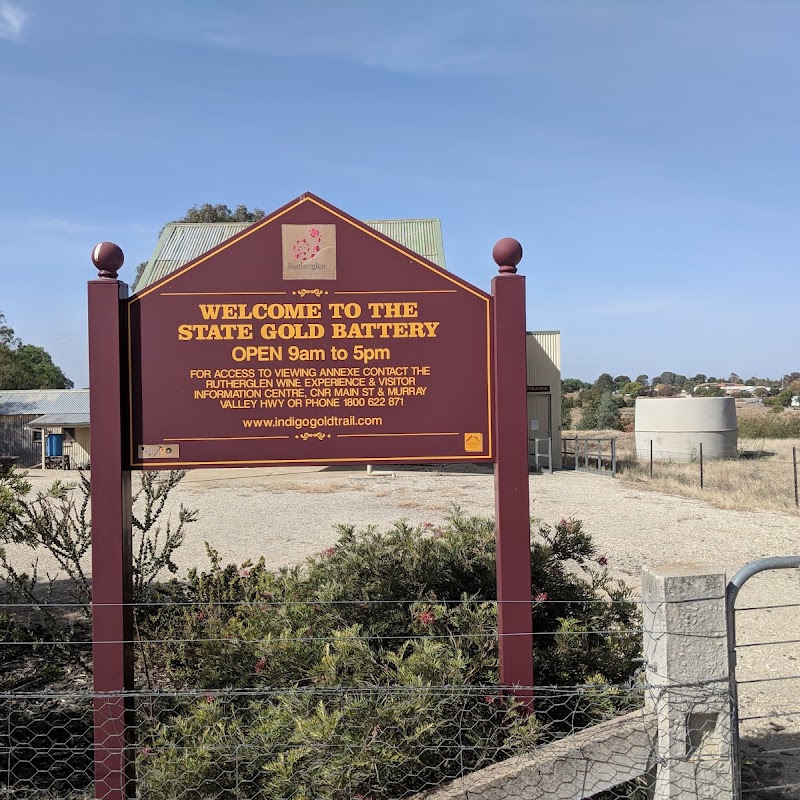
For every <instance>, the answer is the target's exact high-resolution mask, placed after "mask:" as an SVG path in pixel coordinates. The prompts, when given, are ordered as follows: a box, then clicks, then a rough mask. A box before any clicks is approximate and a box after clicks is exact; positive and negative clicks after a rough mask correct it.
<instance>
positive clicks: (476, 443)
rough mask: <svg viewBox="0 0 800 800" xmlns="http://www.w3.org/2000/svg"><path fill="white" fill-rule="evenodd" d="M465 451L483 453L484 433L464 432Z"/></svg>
mask: <svg viewBox="0 0 800 800" xmlns="http://www.w3.org/2000/svg"><path fill="white" fill-rule="evenodd" d="M464 452H466V453H482V452H483V434H482V433H465V434H464Z"/></svg>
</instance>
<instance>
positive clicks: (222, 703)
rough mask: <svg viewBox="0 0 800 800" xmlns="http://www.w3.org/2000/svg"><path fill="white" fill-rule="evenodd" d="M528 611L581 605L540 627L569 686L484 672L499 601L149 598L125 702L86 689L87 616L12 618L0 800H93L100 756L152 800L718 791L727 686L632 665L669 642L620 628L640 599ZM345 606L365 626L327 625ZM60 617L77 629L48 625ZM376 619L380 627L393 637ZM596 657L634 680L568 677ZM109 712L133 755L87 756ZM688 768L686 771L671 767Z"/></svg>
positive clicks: (622, 796) (1, 654)
mask: <svg viewBox="0 0 800 800" xmlns="http://www.w3.org/2000/svg"><path fill="white" fill-rule="evenodd" d="M537 602H538V604H539V607H540V608H542V607H543V608H545V609H546V610H547V611H548V612H550V613H552V614H554V615H560V616H562V618H563V619H565V620H567V619H569V616H570V611H572V612H574V611H575V609H574V608H572V609H571V606H573V605H577V604H579V605H580V606H581V609H582V611H583V612H586V613H588V615H589V616H588V617H584V621H582V622H575V621H573V622H571V623H570V622H567V623H565V624H562V625H560V626H559V628H558V630H556V631H551V630H542V629H541V626H540V629H539V630H537V631H535V632H534V640H535V653H536V659H537V660H536V666H537V672H538V674H540V675H549V676H553V675H558V676H560V677H561V680H560V681H558V682H548V683H545V682H542V683H538V684H537V685H535V686H532V687H504V686H500V685H498V684H497V683H496V680H495V682H489V681H488V680H487V679H486V678H487V676H492V675H496V672H495V669H496V656H497V641H496V637H497V629H496V625H495V615H496V603H485V602H479V601H474V600H467V599H464V600H459V601H450V602H443V601H439V602H438V603H430V602H429V603H420V602H419V601H418V600H414V601H411V600H408V601H395V600H392V601H383V602H381V601H372V602H370V601H363V600H347V601H328V602H324V601H317V600H314V601H311V602H299V601H297V602H281V601H277V600H274V599H267V598H260V599H256V600H253V601H247V602H243V601H241V600H230V601H228V600H222V599H221V600H218V601H215V602H203V603H197V602H185V601H184V602H181V601H177V602H170V603H166V602H163V601H160V600H159V601H151V602H145V603H140V604H137V605H136V606H135V608H134V610H135V612H136V627H135V630H136V636H135V637H134V639H133V640H132V641H131V642H130V643H129V644H130V645H131V648H132V654H133V655H134V658H135V676H136V683H135V688H134V689H132V690H130V691H127V692H125V693H124V694H122V695H119V694H112V695H103V694H97V693H94V692H93V690H92V688H91V668H92V662H91V657H90V656H91V637H88V635H87V631H88V629H87V628H86V627H85V623H83V622H80V621H75V619H73V617H77V619H78V620H80V619H81V618H80V617H79V611H80V609H79V608H78V607H77V606H75V605H73V604H60V605H59V604H56V603H53V604H49V607H48V606H46V605H43V606H41V607H38V608H34V607H32V606H31V605H30V604H28V605H22V604H20V605H16V606H15V605H6V606H4V607H3V608H2V609H0V614H2V618H3V631H4V633H3V638H2V645H0V658H2V663H3V667H4V671H3V678H2V684H0V797H9V798H11V797H13V798H25V799H26V800H27V799H28V798H30V800H33V798H37V800H55V798H65V800H66V799H69V800H78V799H80V800H83V798H89V797H94V796H95V795H94V791H95V787H94V786H93V781H94V779H95V768H96V763H99V764H100V773H98V781H99V782H100V783H102V782H103V781H109V782H112V783H113V782H114V780H118V779H119V775H118V774H116V775H115V770H117V771H118V770H119V769H120V768H121V767H120V765H121V764H123V763H125V762H128V763H129V768H130V775H129V776H128V778H127V779H128V780H130V782H131V783H130V785H129V787H128V791H129V792H130V793H131V796H133V792H134V791H135V796H136V797H139V798H151V799H152V800H156V799H158V800H161V799H162V798H163V800H167V798H187V799H188V798H197V799H198V800H199V798H215V799H216V798H219V799H220V800H227V799H228V798H230V799H231V800H234V799H236V800H239V799H240V798H241V799H242V800H243V799H244V798H256V797H258V798H275V799H276V800H277V799H278V798H287V799H288V798H304V799H305V798H331V799H332V800H340V799H344V798H361V799H362V800H363V799H364V798H373V800H378V799H379V798H386V799H387V800H388V798H405V797H411V796H416V795H418V794H421V795H423V796H430V797H441V798H444V797H453V798H455V797H470V798H479V797H483V796H486V797H489V796H492V797H508V798H514V797H525V796H537V797H543V798H549V797H553V798H561V797H597V798H601V799H602V800H617V798H619V800H644V798H645V797H648V796H650V794H649V793H651V792H652V791H654V787H656V786H657V783H658V780H659V776H660V780H661V781H662V782H663V781H666V780H669V781H672V782H673V783H674V785H675V786H681V787H682V786H684V785H686V786H688V785H689V784H693V786H694V789H696V788H697V786H698V784H699V785H701V786H704V785H705V784H706V783H707V784H708V785H709V786H711V785H713V783H714V780H715V775H716V774H717V773H718V771H719V770H720V769H724V767H725V762H724V757H723V755H722V754H720V753H719V752H718V751H717V750H715V749H714V747H713V746H712V745H713V735H714V734H713V731H712V727H713V726H710V723H709V719H708V718H707V717H705V716H703V714H702V708H703V704H704V702H706V703H707V704H709V705H713V704H714V703H717V702H718V700H719V695H720V693H723V694H724V693H725V692H726V691H727V687H726V686H725V685H719V684H718V682H709V683H708V684H707V685H703V686H698V685H694V684H693V685H692V686H681V685H677V686H676V685H672V686H670V687H669V689H665V687H664V686H662V685H656V684H652V685H651V684H650V683H649V682H648V678H647V672H646V669H645V668H644V666H643V664H642V661H641V659H637V658H636V657H635V655H634V654H639V653H640V652H641V638H642V635H643V633H647V634H648V635H652V636H662V635H664V634H665V632H664V631H647V632H643V630H642V627H641V624H631V622H630V618H629V617H625V616H624V615H621V612H622V611H623V610H624V611H626V612H629V611H630V608H631V606H633V608H634V609H636V608H638V606H639V604H638V603H634V602H632V601H630V600H625V601H609V600H603V601H599V600H586V599H584V600H580V601H557V600H550V599H547V598H541V597H540V598H539V599H538V601H537ZM354 613H358V614H361V615H362V616H363V623H362V625H363V626H362V627H360V628H359V627H354V626H349V627H344V628H341V629H338V630H336V631H328V632H325V630H326V629H325V626H324V625H322V624H321V621H322V620H325V619H329V618H337V619H338V618H340V617H341V618H343V619H344V618H346V619H348V620H349V619H351V618H352V614H354ZM481 613H484V614H485V617H483V618H481V619H482V623H481V624H479V625H476V624H474V623H475V615H480V614H481ZM446 615H449V616H446ZM401 617H402V618H403V619H405V620H409V619H410V620H411V629H410V630H408V631H406V632H403V633H401V632H400V631H398V630H396V629H394V628H392V626H391V624H390V623H391V622H392V621H393V620H395V619H399V618H401ZM65 618H66V619H70V620H72V621H71V623H70V624H69V625H67V626H64V625H61V626H60V627H59V621H61V620H63V619H65ZM615 618H616V619H618V620H619V621H620V622H618V623H616V624H615V623H614V621H613V620H614V619H615ZM378 619H380V620H388V622H387V623H386V625H385V627H384V628H380V626H377V625H376V620H378ZM573 619H574V618H573ZM587 619H589V620H591V621H590V622H586V621H585V620H587ZM367 622H369V624H368V625H367V624H366V623H367ZM468 622H469V623H470V624H469V625H468V624H467V623H468ZM459 625H461V628H459ZM33 630H36V631H38V635H37V636H35V637H31V636H30V635H29V634H30V632H31V631H33ZM178 632H180V635H177V634H178ZM587 653H594V654H595V655H598V657H600V658H601V659H607V660H608V661H607V666H609V667H610V665H611V661H612V660H613V659H614V657H615V654H616V655H617V656H619V655H620V654H622V653H624V654H625V658H626V659H627V672H628V678H627V679H625V680H623V681H612V680H608V679H607V678H605V677H603V675H602V674H601V673H600V672H599V671H598V673H597V674H595V675H591V676H590V677H589V679H588V680H585V679H584V680H582V681H575V680H571V678H572V677H573V676H572V675H571V674H570V665H571V664H572V663H575V665H576V669H578V668H579V667H578V660H579V657H583V658H584V659H585V658H586V656H587ZM548 662H549V663H548ZM598 665H599V662H598ZM554 670H555V671H554ZM609 671H610V670H609ZM698 693H699V694H698ZM704 693H705V694H704ZM680 696H690V697H691V698H692V701H691V702H692V703H693V706H694V707H695V709H696V710H697V713H696V714H695V715H694V716H693V717H691V719H692V722H691V724H690V725H689V728H688V729H687V731H686V737H687V743H688V744H687V750H686V752H684V753H683V754H671V753H663V754H660V755H659V754H658V735H657V720H658V718H659V715H663V714H664V713H666V712H665V711H664V709H665V707H666V706H665V705H664V703H665V702H666V701H667V700H669V701H670V702H674V700H675V698H676V697H680ZM531 698H532V704H533V713H530V712H529V708H528V701H529V700H530V699H531ZM703 698H705V700H704V699H703ZM108 719H112V720H114V724H115V725H116V726H117V727H115V730H114V733H115V734H117V735H118V736H119V738H118V739H116V740H114V741H118V742H123V743H124V752H121V751H120V750H119V749H117V750H115V749H114V746H113V745H112V746H111V747H107V748H106V749H105V750H103V748H102V746H101V748H100V751H99V752H96V751H95V747H96V746H97V743H96V738H95V730H94V726H95V724H97V721H98V720H106V723H107V720H108ZM710 742H711V744H710ZM687 757H690V758H691V759H692V764H691V770H690V771H689V772H687V771H686V770H685V769H684V770H682V771H681V770H680V769H679V768H678V767H680V765H684V764H685V761H686V758H687ZM104 768H105V769H107V771H106V772H103V769H104ZM134 786H135V790H134ZM101 790H102V787H101ZM687 791H688V789H687ZM481 792H487V794H485V795H484V794H481ZM664 796H680V795H674V794H673V795H664ZM686 796H691V795H690V794H687V795H686ZM711 796H713V795H711Z"/></svg>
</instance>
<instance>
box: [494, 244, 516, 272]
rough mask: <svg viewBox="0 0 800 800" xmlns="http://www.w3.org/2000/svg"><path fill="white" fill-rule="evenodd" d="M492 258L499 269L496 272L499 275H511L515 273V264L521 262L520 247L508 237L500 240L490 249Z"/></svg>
mask: <svg viewBox="0 0 800 800" xmlns="http://www.w3.org/2000/svg"><path fill="white" fill-rule="evenodd" d="M492 258H493V259H494V263H495V264H497V266H498V267H499V268H500V269H498V272H499V273H500V274H501V275H505V274H511V275H513V274H514V273H516V271H517V264H519V262H520V261H522V245H521V244H520V243H519V242H518V241H517V240H516V239H511V238H509V237H506V238H505V239H500V240H499V241H498V242H497V244H495V246H494V247H493V248H492Z"/></svg>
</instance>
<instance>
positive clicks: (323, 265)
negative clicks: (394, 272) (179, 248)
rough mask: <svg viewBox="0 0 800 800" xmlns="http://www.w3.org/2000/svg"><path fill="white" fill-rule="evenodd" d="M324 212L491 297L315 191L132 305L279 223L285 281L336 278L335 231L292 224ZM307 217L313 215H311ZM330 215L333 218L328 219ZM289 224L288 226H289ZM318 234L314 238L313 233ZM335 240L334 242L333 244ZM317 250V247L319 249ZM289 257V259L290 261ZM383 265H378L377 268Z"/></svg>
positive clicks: (457, 283)
mask: <svg viewBox="0 0 800 800" xmlns="http://www.w3.org/2000/svg"><path fill="white" fill-rule="evenodd" d="M320 211H321V212H322V213H323V215H324V216H325V218H326V219H330V222H328V223H327V225H328V226H330V225H336V223H337V222H341V223H345V225H346V226H347V227H348V228H350V229H352V230H354V231H360V232H361V233H362V234H364V235H365V236H367V237H370V238H371V239H373V240H374V241H375V242H380V243H382V244H384V245H385V246H386V247H388V248H390V249H391V250H393V251H395V252H396V253H397V254H400V255H403V256H405V257H406V258H408V259H409V260H410V261H411V262H414V263H416V264H419V265H421V266H423V267H425V268H426V269H429V270H432V271H433V272H435V273H437V274H439V275H441V276H442V277H444V278H445V280H447V281H448V282H450V283H452V284H454V285H455V286H458V287H460V288H462V289H466V290H467V291H468V292H471V293H473V294H475V295H477V296H480V297H484V298H487V299H488V295H487V294H486V293H485V292H484V291H482V290H481V289H479V288H477V287H476V286H473V285H472V284H470V283H469V282H468V281H465V280H463V279H461V278H459V277H457V276H456V275H453V274H452V273H450V272H447V271H446V270H444V269H442V268H441V267H439V266H438V265H436V264H434V263H433V262H432V261H429V260H428V259H426V258H425V257H424V256H421V255H419V254H418V253H415V252H413V251H412V250H409V249H408V248H407V247H404V246H403V245H402V244H400V243H399V242H396V241H394V240H393V239H391V238H389V237H388V236H385V235H383V234H382V233H380V232H379V231H376V230H375V229H374V228H372V227H370V226H369V225H366V224H364V223H363V222H361V221H359V220H357V219H355V218H354V217H352V216H350V215H349V214H346V213H345V212H344V211H342V210H341V209H339V208H336V207H335V206H333V205H331V204H330V203H328V202H326V201H325V200H323V199H322V198H320V197H317V196H316V195H315V194H312V193H311V192H305V193H304V194H301V195H300V196H299V197H297V198H295V199H294V200H292V201H290V202H289V203H286V205H284V206H282V207H281V208H279V209H277V210H275V211H273V212H272V213H270V214H267V215H266V216H265V217H264V218H263V219H260V220H258V221H256V222H254V223H253V224H252V225H250V226H249V227H247V228H246V229H245V230H243V231H241V232H240V233H237V234H236V235H235V236H233V237H231V238H230V239H228V240H227V241H225V242H222V243H221V244H219V245H217V246H216V247H213V248H212V249H210V250H209V251H208V252H206V253H203V254H202V255H200V256H198V257H197V258H195V259H193V260H192V261H190V262H188V263H186V264H184V265H181V266H180V267H178V268H177V269H176V270H175V271H174V272H171V273H170V274H169V275H166V276H165V277H163V278H161V279H160V280H158V281H156V282H154V283H153V284H151V285H149V286H147V287H146V288H145V289H143V290H142V291H140V292H138V293H137V294H136V295H134V297H132V298H131V300H132V302H135V301H137V300H140V299H141V298H143V297H146V296H147V295H149V294H151V293H152V292H154V291H157V290H160V289H162V288H163V287H164V286H165V285H166V284H168V283H171V282H172V281H174V280H175V279H177V278H179V277H181V276H183V275H184V274H185V273H187V272H189V271H191V270H193V269H195V268H196V267H198V266H199V265H201V264H204V263H206V262H207V261H208V260H209V259H211V258H213V257H215V256H217V255H218V254H220V253H222V252H223V251H224V250H227V249H228V248H230V247H233V246H236V245H237V244H239V243H240V242H242V241H244V240H246V239H247V238H248V237H251V236H253V235H254V234H256V235H258V234H259V233H260V232H261V231H262V230H263V229H264V228H267V227H270V226H271V227H273V228H274V226H275V224H276V223H277V224H280V226H281V228H282V231H281V233H282V237H281V238H282V245H283V247H282V249H283V250H284V252H283V253H282V255H283V256H284V258H283V259H282V261H283V264H282V267H283V278H284V279H286V280H292V279H294V280H305V279H308V280H335V274H336V273H335V266H332V265H331V261H332V262H333V264H335V259H336V244H335V236H336V233H335V230H336V229H335V228H333V229H331V228H330V227H322V226H324V225H325V223H322V222H319V223H318V224H316V225H313V224H311V225H310V227H309V226H306V227H304V228H302V229H297V226H296V225H295V226H292V224H291V223H290V222H288V220H290V219H295V218H297V217H298V215H300V216H302V217H304V218H305V217H308V219H311V218H312V217H314V216H315V215H316V218H317V219H318V220H319V219H321V217H320ZM309 213H311V216H310V217H309ZM328 215H330V216H329V217H328ZM287 223H288V224H287ZM314 234H316V235H314ZM331 237H334V238H333V241H332V242H331V241H328V242H327V244H326V240H330V239H331ZM315 248H318V249H315ZM287 256H288V257H287ZM290 261H299V263H297V264H290ZM378 266H379V265H378Z"/></svg>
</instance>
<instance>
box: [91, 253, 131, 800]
mask: <svg viewBox="0 0 800 800" xmlns="http://www.w3.org/2000/svg"><path fill="white" fill-rule="evenodd" d="M92 260H93V261H94V264H95V266H96V267H97V268H98V270H99V271H100V274H99V277H98V278H97V280H93V281H89V300H88V303H89V381H90V385H91V392H90V412H91V421H92V444H93V447H92V488H91V508H92V661H93V670H94V768H95V797H96V798H98V800H106V799H108V800H112V799H113V800H122V799H123V798H127V797H132V796H133V754H132V752H131V749H130V746H129V745H130V737H131V735H132V731H133V707H132V701H131V699H130V698H129V697H126V696H125V693H126V690H130V689H132V688H133V649H132V648H133V641H132V640H133V625H132V618H133V616H132V615H133V609H132V607H131V599H132V598H131V588H132V571H131V513H132V510H131V474H130V471H129V470H128V469H127V468H126V467H124V466H123V463H124V460H125V459H124V453H123V442H125V441H126V438H127V437H125V436H124V435H123V432H124V428H123V419H124V417H123V407H122V406H123V402H122V401H123V398H124V396H125V392H124V391H123V387H124V385H125V370H124V368H123V364H122V354H123V346H122V345H123V341H124V339H125V336H124V330H123V324H124V321H123V316H122V309H123V308H124V303H125V299H126V298H127V296H128V287H127V286H126V285H125V284H124V283H122V282H121V281H119V280H117V270H118V269H119V268H120V267H121V266H122V262H123V255H122V251H121V250H120V249H119V247H117V246H116V245H113V244H111V243H110V242H103V243H101V244H99V245H97V247H95V249H94V250H93V252H92Z"/></svg>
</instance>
